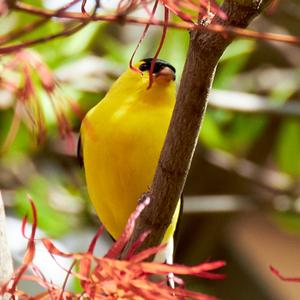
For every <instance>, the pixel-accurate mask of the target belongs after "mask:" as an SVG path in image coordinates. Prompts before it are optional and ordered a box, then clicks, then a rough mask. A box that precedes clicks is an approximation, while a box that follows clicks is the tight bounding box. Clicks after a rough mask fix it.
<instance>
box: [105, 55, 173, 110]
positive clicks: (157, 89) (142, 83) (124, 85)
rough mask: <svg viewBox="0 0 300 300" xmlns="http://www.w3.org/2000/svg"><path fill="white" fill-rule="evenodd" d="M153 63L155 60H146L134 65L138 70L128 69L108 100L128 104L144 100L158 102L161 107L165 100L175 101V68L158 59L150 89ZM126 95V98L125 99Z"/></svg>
mask: <svg viewBox="0 0 300 300" xmlns="http://www.w3.org/2000/svg"><path fill="white" fill-rule="evenodd" d="M152 62H153V58H145V59H142V60H141V61H139V62H138V63H136V64H135V65H134V69H136V70H132V69H131V68H128V69H127V70H126V71H125V72H124V73H123V74H122V75H121V76H120V77H119V78H118V79H117V80H116V81H115V83H114V84H113V86H112V87H111V89H110V91H109V92H108V94H107V97H106V98H109V99H119V100H118V101H121V100H122V101H126V102H128V101H129V102H136V101H137V102H141V99H142V100H143V101H144V102H148V103H156V102H157V101H156V100H158V101H159V102H158V103H160V105H161V103H162V102H161V101H163V100H165V101H166V102H168V101H170V99H172V101H173V100H174V101H175V92H176V89H175V72H176V70H175V68H174V67H173V66H172V65H171V64H169V63H168V62H166V61H164V60H161V59H157V60H156V61H155V64H154V68H153V72H152V75H153V77H152V85H151V88H149V82H150V72H151V63H152ZM120 95H121V96H122V97H120ZM125 95H126V97H123V96H125ZM120 99H121V100H120ZM110 101H111V100H110Z"/></svg>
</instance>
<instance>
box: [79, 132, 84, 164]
mask: <svg viewBox="0 0 300 300" xmlns="http://www.w3.org/2000/svg"><path fill="white" fill-rule="evenodd" d="M77 159H78V162H79V165H80V167H84V165H83V151H82V144H81V136H80V134H79V138H78V144H77Z"/></svg>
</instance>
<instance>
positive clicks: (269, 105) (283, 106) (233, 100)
mask: <svg viewBox="0 0 300 300" xmlns="http://www.w3.org/2000/svg"><path fill="white" fill-rule="evenodd" d="M208 105H209V107H211V108H216V109H224V110H230V111H235V112H241V113H245V114H267V115H276V116H281V117H296V118H299V117H300V103H299V101H297V100H294V101H289V102H286V103H278V102H272V101H270V99H269V98H267V97H263V96H258V95H254V94H249V93H242V92H234V91H224V90H213V91H211V94H210V96H209V102H208Z"/></svg>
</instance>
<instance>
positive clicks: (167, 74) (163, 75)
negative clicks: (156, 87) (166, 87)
mask: <svg viewBox="0 0 300 300" xmlns="http://www.w3.org/2000/svg"><path fill="white" fill-rule="evenodd" d="M155 79H156V80H155V81H156V82H159V83H165V84H166V83H169V82H170V81H171V80H173V81H174V80H175V79H176V76H175V73H174V71H173V70H172V69H171V68H169V67H164V68H163V69H161V70H160V71H159V72H158V73H156V74H155Z"/></svg>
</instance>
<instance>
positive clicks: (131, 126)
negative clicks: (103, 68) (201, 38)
mask: <svg viewBox="0 0 300 300" xmlns="http://www.w3.org/2000/svg"><path fill="white" fill-rule="evenodd" d="M137 66H138V65H137ZM148 84H149V72H148V71H147V72H143V74H142V73H138V72H134V71H132V70H131V69H128V70H127V71H125V72H124V73H123V74H122V75H121V76H120V77H119V79H118V80H117V81H116V82H115V83H114V84H113V86H112V87H111V89H110V90H109V92H108V93H107V95H106V96H105V97H104V98H103V99H102V100H101V101H100V102H99V103H98V104H97V105H96V106H95V107H94V108H92V109H91V110H90V111H89V112H88V113H87V115H86V117H85V119H84V120H83V123H82V126H81V137H82V146H83V158H84V167H85V174H86V181H87V188H88V193H89V196H90V198H91V200H92V202H93V205H94V207H95V209H96V212H97V214H98V216H99V218H100V220H101V222H102V223H103V224H104V226H105V228H106V229H107V230H108V232H109V233H110V234H111V235H112V236H113V237H114V238H115V239H117V238H118V237H119V236H120V235H121V233H122V231H123V229H124V227H125V225H126V223H127V220H128V217H129V215H130V214H131V213H132V212H133V211H134V209H135V207H136V205H137V201H138V199H139V198H140V196H141V194H142V193H144V192H146V191H147V190H148V188H149V186H150V184H151V182H152V179H153V176H154V172H155V169H156V166H157V163H158V159H159V155H160V152H161V149H162V146H163V142H164V139H165V136H166V133H167V129H168V126H169V123H170V118H171V114H172V111H173V108H174V104H175V83H174V82H173V81H170V82H168V83H164V82H163V83H162V82H158V81H156V80H154V82H153V85H152V87H151V88H150V89H147V87H148ZM179 206H180V205H178V207H177V210H176V212H175V214H174V217H173V220H172V224H171V225H170V226H169V228H168V230H167V232H166V235H165V238H164V241H167V240H168V238H169V237H170V236H172V235H173V233H174V230H175V227H176V222H177V219H178V214H179Z"/></svg>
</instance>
